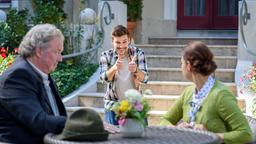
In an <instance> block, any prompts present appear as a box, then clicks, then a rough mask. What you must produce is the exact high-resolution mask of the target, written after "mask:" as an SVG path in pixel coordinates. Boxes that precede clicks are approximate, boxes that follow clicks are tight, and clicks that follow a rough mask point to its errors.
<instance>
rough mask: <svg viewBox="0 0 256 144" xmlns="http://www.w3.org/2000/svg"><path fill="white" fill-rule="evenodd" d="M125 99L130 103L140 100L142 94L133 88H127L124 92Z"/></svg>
mask: <svg viewBox="0 0 256 144" xmlns="http://www.w3.org/2000/svg"><path fill="white" fill-rule="evenodd" d="M124 97H125V99H127V100H128V101H129V102H131V103H133V104H134V103H136V102H141V99H142V95H141V94H140V92H139V91H137V90H135V89H129V90H127V91H126V92H125V93H124Z"/></svg>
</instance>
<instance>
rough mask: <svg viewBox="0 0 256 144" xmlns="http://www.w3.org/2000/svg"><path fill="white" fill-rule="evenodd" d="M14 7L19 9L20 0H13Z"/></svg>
mask: <svg viewBox="0 0 256 144" xmlns="http://www.w3.org/2000/svg"><path fill="white" fill-rule="evenodd" d="M11 6H12V9H16V10H19V0H12V4H11Z"/></svg>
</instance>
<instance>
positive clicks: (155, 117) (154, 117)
mask: <svg viewBox="0 0 256 144" xmlns="http://www.w3.org/2000/svg"><path fill="white" fill-rule="evenodd" d="M81 108H84V107H81V106H77V107H66V110H67V114H68V115H70V114H71V113H72V112H73V111H75V110H78V109H81ZM87 108H91V109H94V110H95V111H97V112H98V113H99V114H100V116H101V118H102V120H104V108H94V107H87ZM165 113H166V111H150V112H149V117H148V124H149V126H154V125H158V124H159V122H160V119H161V117H162V116H163V115H164V114H165Z"/></svg>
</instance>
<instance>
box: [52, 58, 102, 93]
mask: <svg viewBox="0 0 256 144" xmlns="http://www.w3.org/2000/svg"><path fill="white" fill-rule="evenodd" d="M97 68H98V65H94V64H77V65H74V64H71V65H69V64H68V63H65V62H62V63H60V64H59V65H58V67H57V69H56V70H55V71H54V72H53V74H52V77H53V79H54V80H55V81H56V83H57V86H58V88H59V91H60V94H61V95H62V96H66V95H68V94H69V93H71V92H73V91H74V90H76V89H77V88H78V87H80V86H81V84H84V83H86V82H87V81H88V80H89V78H90V76H91V75H92V74H93V73H94V72H95V71H96V69H97Z"/></svg>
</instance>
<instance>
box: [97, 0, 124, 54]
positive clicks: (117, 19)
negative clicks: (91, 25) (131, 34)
mask: <svg viewBox="0 0 256 144" xmlns="http://www.w3.org/2000/svg"><path fill="white" fill-rule="evenodd" d="M104 2H106V1H101V2H99V4H98V17H99V16H100V13H101V9H102V6H103V4H104ZM107 2H108V3H109V4H110V7H111V13H113V15H114V18H113V19H112V20H111V23H110V24H109V25H107V24H106V23H105V22H104V17H105V16H108V15H109V12H108V8H107V6H105V7H104V9H103V18H102V20H103V22H102V24H103V30H104V41H103V44H102V47H101V48H100V49H99V50H98V56H100V54H101V52H103V51H105V50H108V49H112V42H111V32H112V29H113V28H114V27H115V26H117V25H124V26H126V24H127V21H126V19H127V7H126V5H125V4H124V3H123V2H121V1H107ZM99 18H100V17H99ZM99 23H100V20H99Z"/></svg>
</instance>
